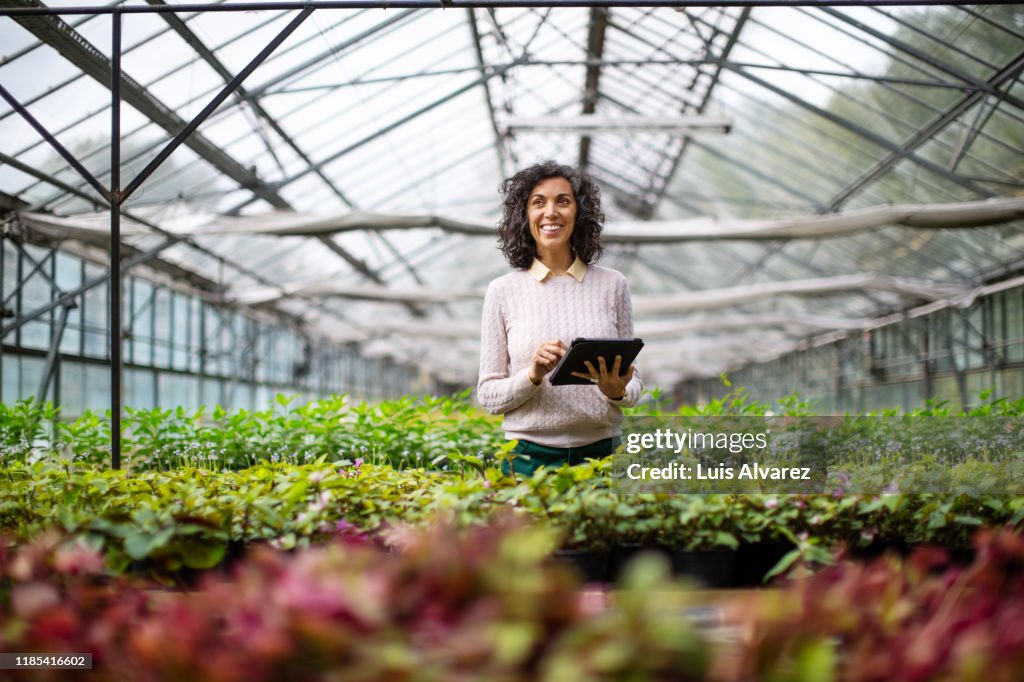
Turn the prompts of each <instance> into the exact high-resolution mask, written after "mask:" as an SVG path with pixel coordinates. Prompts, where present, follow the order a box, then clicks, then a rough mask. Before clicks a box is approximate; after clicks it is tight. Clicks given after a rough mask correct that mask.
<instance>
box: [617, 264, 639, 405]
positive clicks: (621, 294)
mask: <svg viewBox="0 0 1024 682" xmlns="http://www.w3.org/2000/svg"><path fill="white" fill-rule="evenodd" d="M615 308H616V310H615V323H616V325H617V331H618V334H619V338H620V339H631V338H633V298H632V296H630V294H629V284H627V282H626V278H625V277H622V278H621V279H620V280H619V282H618V287H617V288H616V292H615ZM633 364H634V368H633V378H632V379H630V380H629V383H628V384H626V395H625V396H624V397H623V398H622V400H611V399H610V398H609V401H610V402H612V403H613V404H615V405H618V406H619V407H633V406H634V405H636V404H637V402H639V401H640V395H641V394H642V393H643V392H644V382H643V379H642V378H641V377H640V367H639V366H636V363H635V362H634V363H633Z"/></svg>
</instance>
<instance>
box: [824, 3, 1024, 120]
mask: <svg viewBox="0 0 1024 682" xmlns="http://www.w3.org/2000/svg"><path fill="white" fill-rule="evenodd" d="M821 11H822V12H824V13H825V14H828V15H829V16H832V17H835V18H837V19H839V20H840V21H842V22H843V23H846V24H849V25H850V26H853V27H854V28H856V29H859V30H860V31H863V32H864V33H867V34H868V35H870V36H872V37H873V38H876V39H878V40H881V41H882V42H884V43H886V44H887V45H889V46H891V47H893V48H895V49H896V50H899V51H900V52H903V53H904V54H908V55H910V56H911V57H914V58H915V59H919V60H920V61H922V62H924V63H925V64H928V65H929V66H931V67H933V68H935V69H938V70H939V71H942V72H943V73H946V74H948V75H950V76H953V77H955V78H958V79H960V80H962V81H963V82H965V83H970V84H971V85H973V86H975V87H976V88H981V89H982V90H984V91H985V92H987V93H988V94H990V95H992V96H993V97H998V98H999V99H1002V100H1004V101H1005V102H1007V103H1009V104H1012V105H1013V106H1015V107H1017V108H1018V109H1024V99H1021V98H1020V97H1017V96H1016V95H1012V94H1010V93H1009V92H1003V91H1001V90H999V89H998V88H997V87H994V86H993V85H992V84H991V83H990V82H988V81H985V80H982V79H980V78H977V77H975V76H974V75H972V74H971V73H968V72H967V71H964V70H963V69H961V68H959V67H957V66H953V65H952V64H949V63H947V62H944V61H942V60H941V59H937V58H936V57H933V56H932V55H930V54H927V53H926V52H924V51H922V50H919V49H917V48H916V47H914V46H913V45H911V44H910V43H907V42H904V41H902V40H900V39H898V38H894V37H893V36H890V35H887V34H886V33H884V32H883V31H879V30H878V29H876V28H874V27H873V26H868V25H867V24H865V23H864V22H862V21H858V20H856V19H854V18H853V17H850V16H847V15H845V14H843V13H842V12H837V11H836V10H834V9H831V8H828V7H822V8H821Z"/></svg>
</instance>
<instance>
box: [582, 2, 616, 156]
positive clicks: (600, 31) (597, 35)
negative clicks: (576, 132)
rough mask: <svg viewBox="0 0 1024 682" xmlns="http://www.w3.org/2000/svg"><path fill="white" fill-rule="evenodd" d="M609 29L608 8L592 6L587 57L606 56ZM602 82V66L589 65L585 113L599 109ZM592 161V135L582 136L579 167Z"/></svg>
mask: <svg viewBox="0 0 1024 682" xmlns="http://www.w3.org/2000/svg"><path fill="white" fill-rule="evenodd" d="M607 29H608V10H607V9H604V8H601V7H591V8H590V22H589V27H588V29H587V59H588V60H590V59H594V60H600V59H601V58H602V57H603V56H604V34H605V31H606V30H607ZM600 83H601V67H600V66H596V65H594V66H587V71H586V76H585V77H584V80H583V108H582V110H581V112H580V113H582V114H583V115H588V114H593V113H594V112H595V111H596V110H597V100H598V97H599V92H600V91H599V89H598V88H599V86H600ZM589 161H590V135H581V136H580V151H579V155H578V157H577V167H578V168H580V169H581V170H586V169H587V164H588V163H589Z"/></svg>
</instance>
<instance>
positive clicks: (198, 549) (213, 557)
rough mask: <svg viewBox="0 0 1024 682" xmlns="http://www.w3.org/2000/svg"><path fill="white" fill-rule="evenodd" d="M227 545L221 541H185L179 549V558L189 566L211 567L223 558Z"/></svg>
mask: <svg viewBox="0 0 1024 682" xmlns="http://www.w3.org/2000/svg"><path fill="white" fill-rule="evenodd" d="M226 551H227V546H226V545H225V544H223V543H218V544H206V543H187V544H185V545H184V546H183V547H182V549H181V560H182V562H183V563H184V564H185V565H186V566H188V567H189V568H198V569H202V568H213V567H214V566H216V565H217V564H219V563H220V562H221V560H222V559H223V558H224V553H225V552H226Z"/></svg>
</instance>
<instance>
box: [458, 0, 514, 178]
mask: <svg viewBox="0 0 1024 682" xmlns="http://www.w3.org/2000/svg"><path fill="white" fill-rule="evenodd" d="M466 16H467V17H468V23H469V31H470V33H472V35H473V54H474V56H475V57H476V67H477V69H478V70H479V71H480V76H481V77H483V76H486V75H487V69H486V64H485V62H484V52H483V48H482V47H481V45H480V29H479V28H478V27H477V25H476V10H474V9H473V8H472V7H468V8H466ZM482 85H483V89H484V101H485V102H486V103H487V115H488V116H489V117H490V119H491V130H493V131H494V148H495V150H496V151H497V153H498V174H499V175H500V176H501V177H505V176H506V175H507V174H508V172H509V171H510V170H511V169H510V168H509V158H508V154H507V153H506V151H505V140H504V138H503V137H502V135H501V132H500V131H499V130H498V119H497V118H495V115H494V100H493V99H492V98H491V86H490V81H486V80H485V81H484V82H483V84H482ZM513 162H514V163H516V164H518V160H513Z"/></svg>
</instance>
